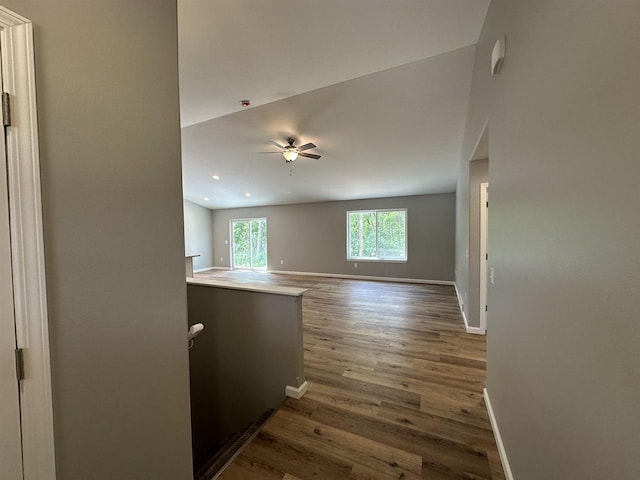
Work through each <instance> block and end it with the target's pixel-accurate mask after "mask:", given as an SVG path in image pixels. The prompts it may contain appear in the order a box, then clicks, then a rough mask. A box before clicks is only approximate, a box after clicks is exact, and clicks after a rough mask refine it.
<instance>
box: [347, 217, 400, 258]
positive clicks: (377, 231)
mask: <svg viewBox="0 0 640 480" xmlns="http://www.w3.org/2000/svg"><path fill="white" fill-rule="evenodd" d="M378 212H404V258H380V257H378V256H376V257H352V256H350V251H351V241H350V240H351V223H350V221H349V217H350V215H351V214H352V213H375V214H376V254H378V244H379V242H378V238H379V229H378ZM345 233H346V244H347V261H348V262H378V263H385V262H386V263H407V262H408V261H409V212H408V209H407V208H406V207H405V208H367V209H363V210H347V218H346V232H345Z"/></svg>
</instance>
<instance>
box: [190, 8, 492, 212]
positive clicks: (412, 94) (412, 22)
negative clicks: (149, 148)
mask: <svg viewBox="0 0 640 480" xmlns="http://www.w3.org/2000/svg"><path fill="white" fill-rule="evenodd" d="M488 4H489V0H396V1H393V2H392V1H391V0H349V1H345V0H179V1H178V11H179V42H180V43H179V45H180V50H179V53H180V103H181V113H182V123H183V125H184V126H185V128H183V171H184V173H183V175H184V194H185V198H187V199H188V200H191V201H194V202H196V203H199V204H201V205H205V206H208V207H209V208H224V207H234V206H250V205H266V204H280V203H295V202H304V201H317V200H340V199H352V198H372V197H383V196H398V195H411V194H420V193H437V192H445V191H447V192H450V191H453V190H454V189H455V176H456V171H457V162H458V160H459V155H460V147H461V142H462V134H463V131H464V121H465V116H466V109H467V99H468V94H469V85H470V80H471V70H472V65H473V48H464V47H467V46H469V45H473V44H475V43H476V42H477V40H478V37H479V34H480V30H481V28H482V23H483V21H484V16H485V14H486V10H487V7H488ZM447 52H448V53H447ZM376 72H377V73H376ZM305 92H306V93H305ZM245 98H248V99H250V100H251V102H252V107H250V108H248V109H243V107H241V106H240V100H242V99H245ZM288 135H293V136H295V137H296V138H298V139H299V141H300V142H301V143H305V142H308V141H311V142H314V143H315V144H316V145H318V147H319V148H318V149H317V151H313V152H312V153H318V154H320V155H322V158H321V159H320V160H317V161H316V160H311V159H306V158H299V159H298V160H296V161H295V162H294V164H293V165H294V166H293V176H289V165H286V164H285V163H284V159H283V158H282V157H281V156H280V155H263V154H258V153H257V152H259V151H265V150H271V149H272V148H271V147H270V146H269V145H268V144H267V141H269V140H275V141H278V142H280V143H283V142H284V141H285V138H286V137H287V136H288ZM213 174H217V175H219V176H220V177H221V178H220V180H218V181H215V180H213V179H212V178H211V176H212V175H213ZM245 192H250V193H251V194H252V196H251V197H250V198H247V197H245V196H244V194H245ZM204 197H208V198H209V199H210V200H209V201H205V200H204Z"/></svg>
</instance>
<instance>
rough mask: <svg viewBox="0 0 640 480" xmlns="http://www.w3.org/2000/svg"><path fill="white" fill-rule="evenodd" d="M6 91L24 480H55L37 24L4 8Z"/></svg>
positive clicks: (0, 27)
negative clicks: (21, 356) (9, 107)
mask: <svg viewBox="0 0 640 480" xmlns="http://www.w3.org/2000/svg"><path fill="white" fill-rule="evenodd" d="M0 42H1V45H2V72H3V77H4V90H5V91H6V92H8V93H9V94H10V95H11V100H12V121H13V125H12V126H10V127H8V128H7V164H8V186H9V197H10V198H11V202H10V217H11V223H10V228H11V246H12V265H13V274H14V279H13V286H14V302H15V320H16V341H17V343H18V347H20V348H23V349H24V351H25V369H26V371H27V372H28V377H27V378H26V379H25V380H22V382H21V383H22V385H21V408H22V451H23V463H24V478H25V480H31V479H34V480H35V479H38V480H54V479H55V478H56V471H55V453H54V435H53V401H52V391H51V361H50V355H49V324H48V314H47V295H46V283H45V261H44V243H43V231H42V200H41V189H40V154H39V149H38V123H37V109H36V83H35V64H34V46H33V25H32V24H31V22H30V21H29V20H28V19H26V18H24V17H21V16H20V15H17V14H15V13H13V12H11V11H10V10H7V9H6V8H4V7H0Z"/></svg>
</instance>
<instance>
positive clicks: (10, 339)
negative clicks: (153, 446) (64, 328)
mask: <svg viewBox="0 0 640 480" xmlns="http://www.w3.org/2000/svg"><path fill="white" fill-rule="evenodd" d="M1 79H2V74H1V73H0V90H1V87H2V83H1ZM0 110H1V109H0ZM0 115H1V113H0ZM2 128H3V127H2V126H1V125H0V129H2ZM0 133H1V134H0V432H2V434H1V435H0V478H2V479H3V480H22V478H23V474H22V440H21V428H20V390H19V384H18V383H19V382H18V379H17V375H16V361H15V350H16V324H15V315H14V302H13V275H12V270H11V239H10V228H9V200H8V199H9V193H8V189H7V155H6V144H5V136H4V132H0Z"/></svg>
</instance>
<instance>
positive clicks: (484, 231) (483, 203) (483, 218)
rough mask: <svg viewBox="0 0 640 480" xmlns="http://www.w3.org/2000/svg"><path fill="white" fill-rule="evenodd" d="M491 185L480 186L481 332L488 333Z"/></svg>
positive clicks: (482, 184) (483, 184)
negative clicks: (488, 244)
mask: <svg viewBox="0 0 640 480" xmlns="http://www.w3.org/2000/svg"><path fill="white" fill-rule="evenodd" d="M488 223H489V184H488V183H481V184H480V330H481V331H483V332H485V333H486V331H487V305H488V304H487V276H488V274H489V259H488V252H487V240H488V239H487V236H488V233H489V228H488V227H489V225H488Z"/></svg>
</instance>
